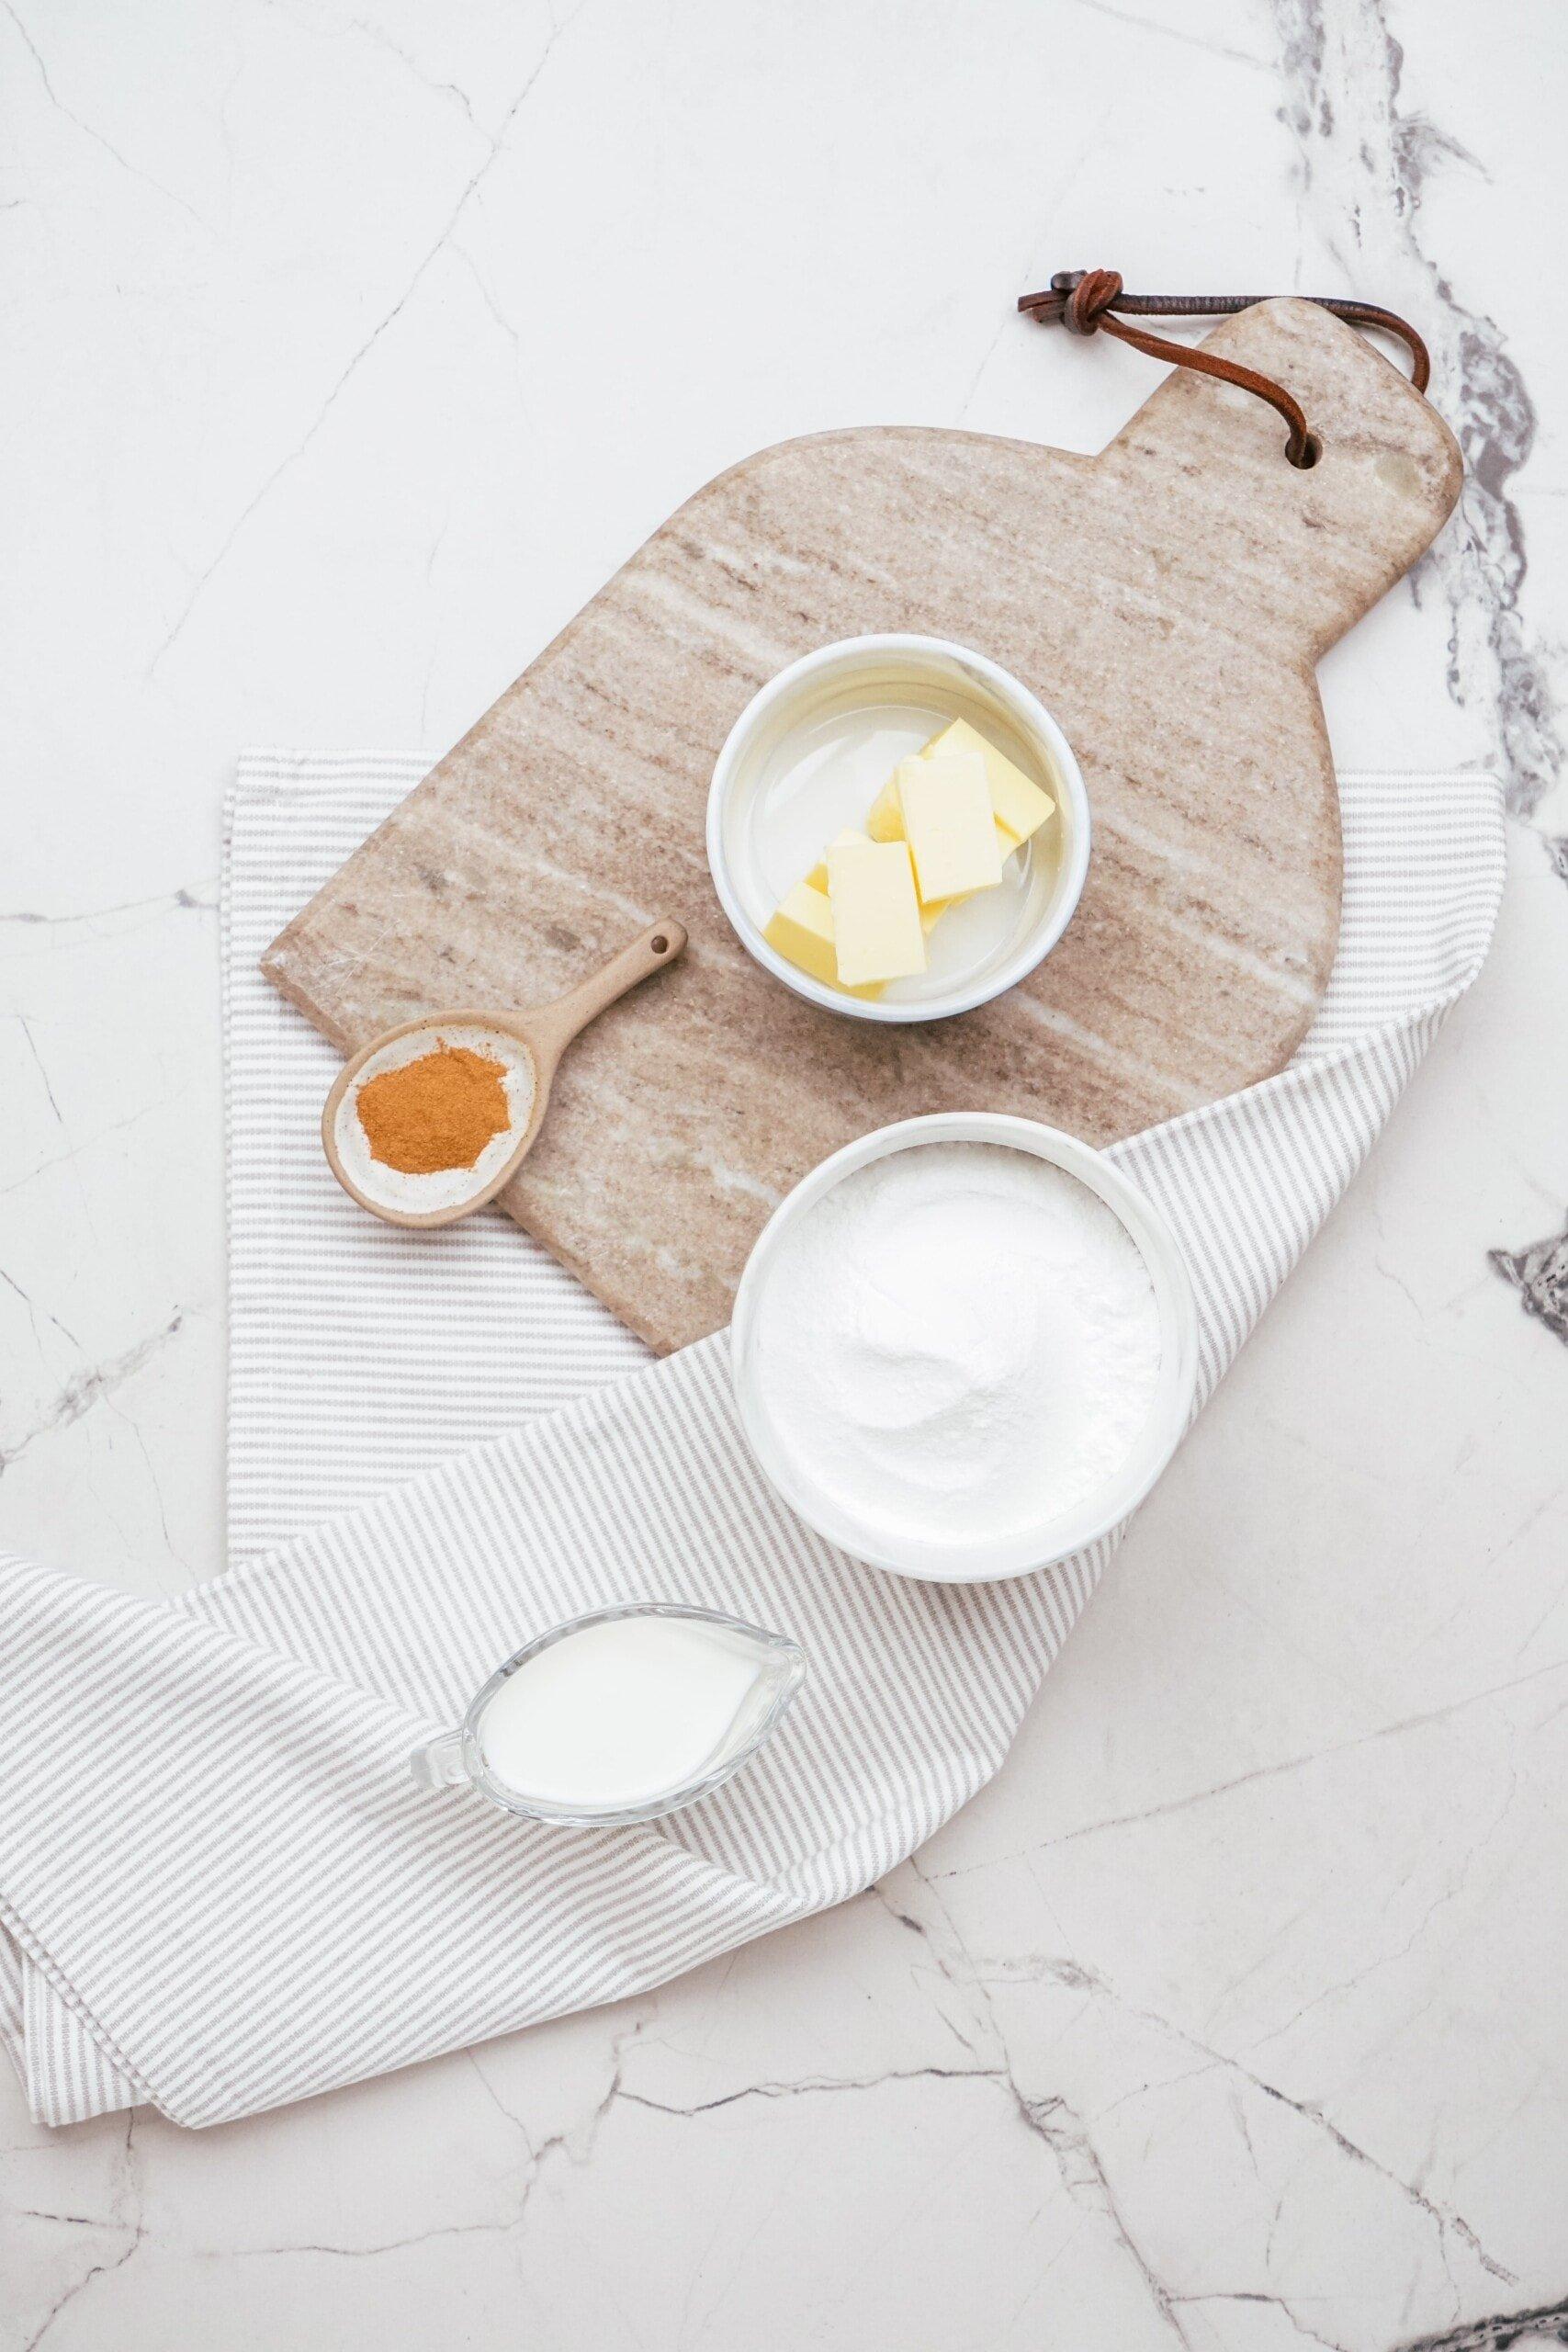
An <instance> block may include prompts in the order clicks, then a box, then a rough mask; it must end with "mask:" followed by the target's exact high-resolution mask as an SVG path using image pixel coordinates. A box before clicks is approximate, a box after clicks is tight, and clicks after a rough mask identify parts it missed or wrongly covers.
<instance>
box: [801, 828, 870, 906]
mask: <svg viewBox="0 0 1568 2352" xmlns="http://www.w3.org/2000/svg"><path fill="white" fill-rule="evenodd" d="M870 839H871V835H870V834H869V833H857V832H856V831H855V829H854V827H853V826H852V825H847V826H846V827H845V828H844V831H842V832H841V833H835V834H834V836H833V838H832V840H831V841H830V842H829V844H828V849H842V848H843V847H844V845H845V843H846V842H868V841H869V840H870ZM806 879H807V887H808V888H811V889H813V890H824V891H825V890H826V889H827V888H828V850H824V851H823V853H822V855H821V856H820V858H818V862H817V864H816V865H814V866H813V867H812V869H811V871H810V873H809V874H808V875H807V877H806Z"/></svg>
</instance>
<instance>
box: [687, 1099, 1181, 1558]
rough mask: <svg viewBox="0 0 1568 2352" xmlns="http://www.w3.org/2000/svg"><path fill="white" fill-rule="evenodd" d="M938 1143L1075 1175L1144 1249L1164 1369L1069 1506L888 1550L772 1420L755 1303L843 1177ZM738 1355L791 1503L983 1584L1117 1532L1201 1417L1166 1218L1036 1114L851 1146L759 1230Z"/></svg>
mask: <svg viewBox="0 0 1568 2352" xmlns="http://www.w3.org/2000/svg"><path fill="white" fill-rule="evenodd" d="M932 1143H944V1144H952V1143H988V1144H1001V1145H1005V1146H1008V1147H1010V1148H1011V1149H1013V1150H1015V1151H1027V1152H1032V1153H1033V1155H1034V1157H1035V1158H1036V1159H1043V1160H1047V1161H1049V1162H1050V1164H1051V1165H1052V1166H1053V1167H1054V1168H1060V1169H1063V1170H1066V1173H1067V1174H1068V1175H1069V1176H1076V1177H1077V1179H1078V1180H1079V1182H1081V1183H1084V1184H1087V1185H1088V1186H1089V1190H1090V1191H1091V1192H1093V1193H1098V1194H1099V1196H1100V1199H1101V1200H1102V1201H1103V1202H1104V1203H1105V1204H1106V1205H1107V1206H1108V1207H1109V1208H1111V1210H1113V1211H1114V1212H1115V1214H1116V1216H1118V1217H1120V1219H1121V1220H1122V1224H1123V1225H1124V1226H1125V1227H1126V1228H1127V1231H1128V1232H1129V1234H1130V1235H1131V1236H1132V1238H1133V1239H1134V1242H1135V1243H1136V1244H1137V1247H1138V1250H1139V1251H1140V1253H1141V1255H1142V1257H1143V1261H1144V1263H1145V1266H1146V1267H1147V1269H1148V1273H1149V1279H1150V1281H1151V1282H1152V1283H1153V1284H1154V1289H1155V1299H1156V1306H1157V1307H1158V1310H1159V1325H1160V1366H1159V1376H1158V1379H1157V1382H1156V1388H1155V1395H1154V1400H1153V1403H1152V1404H1151V1406H1150V1408H1149V1414H1148V1418H1147V1419H1146V1420H1145V1424H1144V1427H1143V1430H1142V1431H1141V1432H1140V1434H1139V1436H1138V1438H1137V1440H1136V1442H1134V1446H1133V1448H1132V1450H1131V1452H1130V1453H1128V1455H1127V1457H1126V1459H1125V1460H1124V1461H1123V1462H1122V1465H1121V1467H1120V1469H1119V1470H1118V1471H1117V1472H1116V1473H1115V1474H1114V1476H1112V1477H1111V1478H1110V1479H1108V1480H1107V1481H1106V1483H1105V1484H1104V1486H1102V1487H1100V1488H1099V1489H1098V1490H1097V1491H1096V1492H1094V1493H1092V1494H1090V1495H1088V1496H1086V1497H1085V1498H1084V1499H1083V1501H1082V1502H1081V1503H1079V1504H1077V1505H1076V1506H1075V1507H1074V1508H1073V1509H1072V1510H1068V1511H1065V1512H1061V1513H1058V1514H1057V1516H1056V1517H1055V1518H1054V1519H1050V1520H1045V1521H1042V1522H1041V1523H1040V1524H1039V1525H1038V1526H1036V1527H1033V1528H1030V1529H1028V1530H1026V1531H1024V1532H1023V1533H1021V1534H1019V1533H1017V1532H1013V1533H1010V1534H1009V1535H1006V1536H1002V1537H992V1538H986V1537H984V1536H977V1537H976V1538H974V1539H972V1540H965V1541H964V1542H963V1543H962V1544H958V1543H953V1542H952V1541H950V1540H949V1539H947V1538H946V1537H919V1538H917V1537H914V1536H910V1537H908V1539H905V1540H902V1541H901V1542H900V1544H899V1545H898V1547H897V1550H890V1549H889V1548H888V1543H887V1537H886V1531H885V1530H884V1529H882V1528H881V1527H873V1526H868V1525H865V1524H863V1523H862V1522H861V1521H859V1520H858V1519H857V1518H856V1517H855V1516H854V1515H853V1513H852V1511H851V1510H850V1509H848V1508H847V1507H846V1506H845V1505H844V1504H843V1502H842V1501H841V1500H840V1498H839V1497H838V1496H837V1495H835V1494H832V1493H830V1492H829V1491H828V1490H827V1489H826V1488H825V1487H823V1486H821V1485H819V1484H818V1481H817V1479H816V1477H815V1476H814V1475H813V1471H812V1466H811V1464H809V1463H807V1462H804V1461H802V1460H801V1459H800V1458H799V1456H798V1455H797V1454H795V1453H792V1452H790V1451H787V1450H786V1448H785V1447H784V1444H783V1442H781V1440H780V1438H779V1436H778V1434H777V1432H776V1431H775V1430H774V1429H773V1425H772V1422H771V1421H770V1419H769V1417H768V1414H767V1412H766V1410H765V1408H764V1406H763V1402H762V1394H761V1382H760V1380H759V1379H758V1376H757V1372H756V1362H755V1352H754V1339H755V1330H756V1323H757V1309H758V1306H759V1303H760V1301H761V1296H762V1293H763V1291H764V1289H765V1287H766V1285H767V1283H768V1280H769V1275H770V1272H771V1271H772V1268H773V1263H774V1261H775V1260H776V1258H777V1256H778V1253H779V1248H780V1244H781V1242H782V1240H783V1238H784V1235H785V1233H786V1232H787V1231H788V1229H789V1227H791V1226H792V1225H793V1224H794V1223H795V1221H796V1220H797V1219H798V1218H799V1217H801V1216H805V1215H806V1213H807V1211H808V1210H809V1209H811V1208H812V1207H814V1206H815V1204H817V1203H818V1201H820V1200H821V1199H822V1197H823V1195H824V1194H825V1193H829V1192H830V1191H831V1190H832V1188H833V1186H834V1185H835V1184H840V1183H841V1182H843V1180H844V1178H845V1177H846V1176H851V1175H852V1174H853V1173H854V1172H855V1170H857V1169H861V1168H864V1167H866V1166H868V1165H869V1163H870V1162H871V1161H872V1160H874V1159H885V1158H886V1156H887V1154H888V1153H890V1152H895V1151H913V1150H919V1148H921V1147H922V1146H924V1145H927V1144H932ZM730 1356H731V1364H732V1372H733V1377H734V1382H735V1395H736V1402H737V1404H738V1406H739V1412H740V1419H741V1424H742V1426H743V1428H744V1429H745V1431H746V1435H747V1438H748V1440H749V1442H750V1446H751V1450H752V1452H753V1453H755V1455H756V1457H757V1459H758V1461H759V1462H760V1463H761V1466H762V1468H763V1470H764V1471H765V1472H766V1474H767V1476H768V1477H769V1478H770V1479H771V1480H772V1481H773V1485H774V1486H775V1487H777V1488H778V1490H779V1493H780V1494H781V1495H782V1496H783V1497H784V1500H785V1502H787V1503H788V1504H789V1506H790V1508H791V1509H792V1510H795V1511H797V1512H798V1513H799V1515H800V1517H801V1518H802V1519H804V1520H805V1521H806V1522H807V1525H808V1526H810V1527H814V1528H815V1529H816V1530H817V1532H818V1534H819V1535H824V1536H826V1537H827V1539H828V1541H829V1543H830V1544H838V1546H839V1547H840V1550H841V1551H845V1552H848V1553H850V1554H851V1555H852V1556H853V1557H854V1558H855V1559H857V1560H864V1561H866V1562H867V1563H868V1564H869V1565H870V1566H872V1567H875V1568H889V1569H892V1570H893V1571H894V1572H895V1573H897V1574H898V1575H900V1576H908V1577H924V1578H926V1579H927V1580H929V1581H931V1582H933V1583H941V1584H983V1583H987V1582H990V1581H992V1580H993V1579H996V1578H999V1577H1019V1576H1027V1575H1028V1574H1029V1573H1030V1571H1031V1570H1032V1569H1035V1568H1043V1567H1049V1566H1051V1565H1052V1564H1053V1563H1054V1562H1055V1561H1057V1560H1065V1559H1066V1558H1068V1557H1069V1556H1070V1555H1071V1554H1073V1553H1075V1552H1079V1551H1082V1550H1083V1549H1084V1548H1085V1547H1086V1545H1088V1544H1095V1543H1098V1542H1099V1540H1100V1537H1101V1536H1102V1535H1107V1534H1109V1533H1110V1532H1111V1529H1112V1528H1114V1527H1119V1526H1120V1525H1121V1523H1122V1521H1123V1520H1124V1519H1126V1518H1127V1517H1128V1516H1129V1514H1130V1513H1131V1512H1133V1511H1134V1510H1136V1509H1137V1507H1138V1505H1139V1504H1140V1503H1141V1502H1142V1501H1143V1500H1144V1498H1145V1496H1146V1495H1147V1494H1148V1493H1149V1491H1150V1490H1151V1488H1152V1487H1154V1486H1155V1484H1156V1481H1157V1479H1158V1478H1159V1476H1160V1474H1161V1472H1162V1471H1163V1470H1164V1469H1165V1466H1166V1464H1167V1463H1168V1461H1169V1460H1170V1457H1171V1455H1172V1454H1173V1453H1175V1451H1176V1449H1177V1446H1178V1445H1179V1443H1180V1442H1181V1438H1182V1435H1183V1433H1184V1431H1185V1430H1186V1428H1187V1425H1188V1422H1189V1421H1190V1419H1191V1415H1192V1402H1193V1397H1194V1395H1195V1392H1196V1388H1197V1380H1198V1311H1197V1306H1196V1304H1195V1302H1194V1300H1193V1296H1192V1284H1191V1281H1190V1277H1189V1275H1188V1272H1187V1266H1186V1261H1184V1259H1183V1258H1182V1255H1181V1250H1180V1248H1179V1244H1178V1242H1177V1239H1176V1236H1175V1234H1174V1233H1173V1232H1172V1231H1171V1229H1170V1227H1169V1226H1168V1224H1167V1223H1166V1220H1165V1218H1164V1216H1162V1215H1161V1214H1160V1212H1159V1211H1158V1210H1157V1209H1156V1207H1155V1206H1154V1204H1153V1203H1152V1202H1150V1201H1149V1200H1148V1199H1146V1198H1145V1195H1144V1194H1143V1193H1140V1192H1139V1191H1138V1189H1137V1187H1136V1185H1134V1184H1132V1183H1130V1182H1128V1180H1127V1178H1126V1177H1125V1176H1123V1175H1122V1172H1121V1170H1120V1169H1118V1168H1117V1167H1116V1166H1115V1165H1114V1163H1113V1162H1112V1161H1111V1160H1109V1159H1106V1157H1105V1155H1104V1154H1103V1152H1099V1151H1096V1150H1094V1149H1093V1148H1092V1147H1091V1146H1090V1145H1089V1144H1086V1143H1080V1142H1079V1141H1078V1140H1077V1136H1069V1135H1065V1134H1063V1133H1062V1131H1061V1130H1060V1129H1059V1128H1056V1127H1045V1126H1041V1125H1038V1124H1037V1123H1036V1122H1035V1121H1034V1120H1032V1119H1017V1118H1011V1117H1009V1116H1007V1115H1006V1114H1003V1113H1000V1112H985V1111H981V1112H968V1111H944V1112H939V1113H936V1114H933V1115H931V1116H930V1117H927V1118H922V1119H904V1120H901V1121H900V1122H899V1123H898V1124H897V1125H895V1126H890V1127H879V1128H877V1129H876V1131H875V1132H874V1134H872V1135H869V1136H862V1137H861V1139H860V1141H859V1142H858V1143H852V1144H846V1145H845V1147H844V1148H843V1150H842V1151H836V1152H834V1153H833V1155H832V1156H831V1158H830V1159H825V1160H823V1162H822V1163H821V1165H820V1167H818V1168H815V1169H813V1170H812V1171H811V1173H810V1175H809V1176H807V1177H804V1178H803V1179H802V1181H801V1182H799V1183H798V1184H797V1185H796V1186H795V1190H794V1192H793V1193H787V1194H786V1195H785V1197H784V1200H783V1201H782V1202H781V1203H780V1204H779V1206H778V1207H777V1208H776V1209H775V1210H774V1211H773V1216H771V1217H770V1218H769V1220H768V1222H767V1224H766V1225H765V1226H764V1227H762V1230H761V1234H760V1235H759V1236H758V1238H757V1241H756V1243H755V1246H754V1247H753V1249H752V1251H751V1255H750V1258H749V1259H748V1260H747V1261H746V1270H745V1272H744V1273H743V1274H742V1275H741V1277H740V1287H739V1290H738V1291H737V1293H736V1295H735V1314H734V1319H733V1322H732V1324H731V1328H730Z"/></svg>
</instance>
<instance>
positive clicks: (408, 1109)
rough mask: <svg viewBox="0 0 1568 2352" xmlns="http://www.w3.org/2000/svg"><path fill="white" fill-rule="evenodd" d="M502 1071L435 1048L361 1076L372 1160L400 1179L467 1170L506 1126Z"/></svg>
mask: <svg viewBox="0 0 1568 2352" xmlns="http://www.w3.org/2000/svg"><path fill="white" fill-rule="evenodd" d="M505 1079H506V1069H505V1065H504V1064H503V1063H502V1062H498V1061H495V1060H492V1059H491V1057H490V1056H489V1055H488V1054H476V1053H474V1052H473V1051H472V1050H471V1049H470V1048H469V1047H468V1046H437V1048H436V1050H435V1051H434V1053H433V1054H422V1055H421V1056H420V1057H419V1059H418V1060H417V1061H412V1062H402V1063H400V1065H399V1066H398V1068H397V1069H384V1070H382V1071H380V1072H379V1074H378V1076H377V1077H375V1078H367V1080H366V1081H365V1083H364V1085H363V1086H362V1087H361V1088H360V1090H359V1092H358V1095H357V1096H356V1098H355V1108H356V1110H357V1111H358V1113H359V1124H360V1125H361V1126H362V1127H363V1128H364V1130H365V1133H366V1137H367V1141H368V1142H369V1145H370V1156H371V1158H372V1159H378V1160H380V1161H381V1163H382V1165H383V1166H384V1167H387V1168H396V1169H398V1170H400V1172H401V1173H402V1174H403V1175H405V1176H434V1175H435V1174H436V1173H437V1172H438V1171H439V1170H442V1169H445V1168H471V1167H472V1166H473V1164H474V1162H475V1160H476V1159H478V1158H479V1154H480V1152H481V1151H483V1149H484V1148H485V1146H486V1144H487V1143H489V1142H491V1139H492V1138H493V1137H494V1136H498V1135H500V1134H501V1132H502V1129H503V1128H504V1127H509V1126H510V1125H511V1124H512V1109H511V1105H510V1103H508V1101H507V1097H506V1086H505Z"/></svg>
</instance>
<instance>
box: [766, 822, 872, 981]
mask: <svg viewBox="0 0 1568 2352" xmlns="http://www.w3.org/2000/svg"><path fill="white" fill-rule="evenodd" d="M854 838H855V839H856V840H857V841H859V840H863V838H864V836H863V834H858V833H857V834H856V835H855V837H854ZM817 870H818V872H821V873H823V874H824V875H825V873H826V869H825V868H822V867H818V869H817ZM762 936H763V938H764V939H765V940H766V941H767V943H768V945H769V946H770V947H774V948H776V949H777V950H778V952H779V954H780V955H781V956H787V957H788V958H789V961H790V962H791V963H792V964H798V965H799V967H800V968H801V970H802V971H803V972H809V973H810V975H811V977H812V978H813V979H814V980H821V981H823V982H824V983H825V985H826V986H827V987H829V988H830V989H833V988H839V987H840V986H841V985H842V983H841V982H840V978H839V958H838V954H837V951H836V950H835V948H834V945H833V910H832V909H831V907H830V906H829V903H828V893H827V891H826V890H818V888H816V886H815V885H814V884H813V883H812V882H811V881H810V880H809V879H807V881H805V882H797V883H796V884H795V888H794V889H793V890H791V891H790V892H789V893H788V894H787V896H786V897H785V898H784V899H782V900H781V901H780V903H779V905H778V906H777V907H776V908H775V909H774V910H773V920H772V921H771V922H769V924H768V926H767V928H766V930H765V931H764V932H763V933H762ZM846 993H847V994H848V995H850V996H880V995H881V994H882V989H881V988H880V986H877V987H873V988H862V989H848V990H847V991H846Z"/></svg>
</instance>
